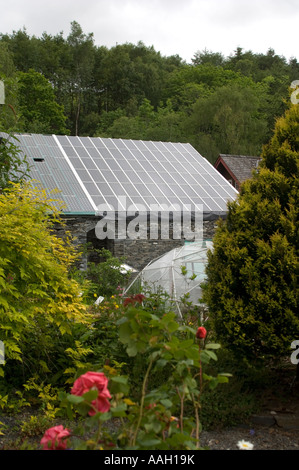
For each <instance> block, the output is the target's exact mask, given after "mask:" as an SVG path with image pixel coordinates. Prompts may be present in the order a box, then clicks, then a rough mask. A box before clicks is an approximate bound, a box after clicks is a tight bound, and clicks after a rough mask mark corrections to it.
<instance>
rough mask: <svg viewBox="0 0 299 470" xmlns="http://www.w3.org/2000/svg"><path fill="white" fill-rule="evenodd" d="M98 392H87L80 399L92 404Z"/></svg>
mask: <svg viewBox="0 0 299 470" xmlns="http://www.w3.org/2000/svg"><path fill="white" fill-rule="evenodd" d="M98 394H99V391H98V390H89V391H88V392H86V393H84V394H83V395H82V398H83V399H84V400H86V401H88V402H92V401H93V400H95V399H96V398H97V397H98Z"/></svg>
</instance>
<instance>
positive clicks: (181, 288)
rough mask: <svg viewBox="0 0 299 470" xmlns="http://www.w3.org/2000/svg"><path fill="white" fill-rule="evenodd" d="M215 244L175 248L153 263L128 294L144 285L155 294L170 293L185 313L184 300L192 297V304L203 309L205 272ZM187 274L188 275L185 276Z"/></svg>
mask: <svg viewBox="0 0 299 470" xmlns="http://www.w3.org/2000/svg"><path fill="white" fill-rule="evenodd" d="M212 247H213V243H212V242H211V241H204V242H203V241H200V242H193V243H189V244H185V245H184V246H182V247H178V248H174V249H173V250H171V251H168V252H167V253H165V254H164V255H162V256H160V257H159V258H157V259H155V260H152V261H151V262H150V263H149V264H148V265H147V266H146V267H145V268H144V269H143V270H142V271H141V272H140V273H139V274H138V276H136V277H135V279H134V281H133V282H132V283H131V284H130V285H129V286H128V287H127V289H126V292H128V291H130V290H131V289H132V288H134V285H138V284H141V288H147V289H150V290H151V291H152V292H154V293H155V292H159V291H160V292H161V291H163V292H166V293H167V294H168V295H169V296H170V298H171V300H172V301H174V302H175V303H176V305H177V309H178V311H179V313H181V308H180V307H181V299H182V297H184V296H185V295H186V294H188V301H189V302H192V304H193V305H199V304H200V301H199V299H200V298H201V295H202V288H201V284H202V283H203V282H204V281H205V279H206V273H205V268H206V265H207V261H208V250H212ZM184 273H185V274H184Z"/></svg>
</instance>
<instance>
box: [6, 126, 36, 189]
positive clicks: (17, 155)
mask: <svg viewBox="0 0 299 470" xmlns="http://www.w3.org/2000/svg"><path fill="white" fill-rule="evenodd" d="M29 176H30V166H29V163H28V161H27V158H26V155H24V154H23V153H22V152H21V150H20V149H19V147H18V144H17V138H16V137H14V136H13V135H8V134H3V135H2V136H0V194H1V193H2V192H3V190H4V189H5V188H8V187H9V186H11V184H12V183H19V182H22V181H23V180H25V179H28V178H29Z"/></svg>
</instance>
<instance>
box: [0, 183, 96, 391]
mask: <svg viewBox="0 0 299 470" xmlns="http://www.w3.org/2000/svg"><path fill="white" fill-rule="evenodd" d="M57 204H58V202H57V201H55V200H53V199H51V198H49V196H48V195H47V193H46V191H44V190H42V189H39V188H33V187H32V185H31V184H30V183H26V184H22V185H21V184H13V185H12V186H11V187H10V188H7V189H5V190H4V191H3V194H0V289H1V290H0V340H1V341H2V342H3V343H4V347H5V361H6V362H5V365H4V366H2V367H0V374H1V375H2V376H3V375H4V372H5V378H6V380H7V381H8V382H9V381H10V382H11V381H17V382H19V381H22V383H24V382H26V380H27V379H28V378H29V377H30V376H32V375H34V374H35V372H38V373H39V374H40V375H41V376H45V375H47V374H49V376H51V375H53V371H55V372H56V371H57V370H58V368H59V365H58V364H57V363H55V362H56V359H57V352H58V351H59V348H62V349H63V348H64V349H65V347H64V342H65V338H66V337H67V338H68V339H67V340H66V341H70V339H72V334H73V331H74V328H75V327H76V325H85V326H86V327H87V328H88V327H89V324H90V321H91V317H90V314H89V313H88V312H87V308H86V306H85V305H84V303H83V301H82V298H81V297H80V286H79V284H78V283H77V282H76V281H75V280H73V279H71V278H70V276H69V269H70V267H71V266H72V264H73V262H74V260H75V259H76V256H77V255H76V253H75V251H74V249H73V248H72V244H71V240H70V239H67V240H64V241H62V240H61V239H59V238H57V237H56V236H55V235H54V234H53V233H52V230H51V229H52V227H53V224H54V223H55V222H57V220H58V219H59V208H57ZM60 223H61V221H60ZM15 385H16V384H15Z"/></svg>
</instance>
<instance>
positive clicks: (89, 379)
mask: <svg viewBox="0 0 299 470" xmlns="http://www.w3.org/2000/svg"><path fill="white" fill-rule="evenodd" d="M107 386H108V379H107V377H106V376H105V374H103V372H86V374H83V375H81V377H79V378H78V379H77V380H75V382H74V385H73V388H72V390H71V393H72V395H77V396H82V395H84V393H86V392H89V390H98V396H97V398H96V399H95V400H93V401H92V402H91V403H92V405H93V407H94V408H95V409H92V410H90V411H89V413H88V414H89V415H90V416H93V415H95V414H96V410H97V411H100V412H101V413H105V412H106V411H109V410H110V403H109V401H108V398H111V395H110V392H109V390H108V388H107Z"/></svg>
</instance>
